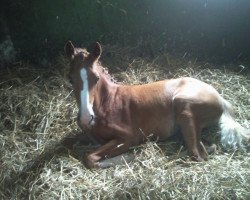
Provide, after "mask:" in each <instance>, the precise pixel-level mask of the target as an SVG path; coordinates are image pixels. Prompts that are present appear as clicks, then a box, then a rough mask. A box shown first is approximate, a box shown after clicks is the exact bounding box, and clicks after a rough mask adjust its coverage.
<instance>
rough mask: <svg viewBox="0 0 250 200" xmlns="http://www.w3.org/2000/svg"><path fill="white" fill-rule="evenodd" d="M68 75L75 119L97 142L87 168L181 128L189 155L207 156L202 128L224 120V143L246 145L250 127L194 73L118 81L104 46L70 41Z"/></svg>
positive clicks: (203, 158) (66, 46) (89, 157)
mask: <svg viewBox="0 0 250 200" xmlns="http://www.w3.org/2000/svg"><path fill="white" fill-rule="evenodd" d="M65 52H66V55H67V57H68V58H69V59H70V61H71V68H70V73H69V79H70V82H71V83H72V86H73V90H74V93H75V96H76V100H77V104H78V107H79V113H78V118H77V123H78V125H79V126H80V128H81V129H83V130H86V131H87V132H88V134H89V135H90V136H91V138H92V139H93V140H94V141H96V142H97V143H99V144H100V145H101V146H99V147H98V148H97V149H96V150H94V151H93V152H92V153H90V154H89V155H88V156H87V157H86V163H87V165H88V167H90V168H92V167H107V166H108V165H107V164H102V163H103V162H105V158H112V157H115V156H118V155H120V154H122V153H124V152H126V151H127V150H128V149H129V148H130V147H132V146H136V145H138V144H140V143H142V142H144V141H145V140H147V138H148V137H149V135H153V138H154V139H157V140H165V139H166V138H168V137H169V136H171V135H173V133H174V129H175V128H176V127H180V130H181V132H182V136H183V139H184V141H185V143H186V146H187V149H188V151H189V154H190V155H191V157H192V158H193V159H194V160H196V161H203V160H207V154H206V150H205V149H204V146H203V145H202V143H201V137H200V135H201V131H202V129H203V128H204V127H207V126H208V125H209V124H212V123H218V122H219V123H220V127H221V135H222V137H221V142H222V144H223V145H224V146H226V147H227V146H233V147H237V146H242V142H243V141H247V140H248V139H249V138H250V131H249V130H246V129H244V128H243V127H241V126H240V125H239V124H238V123H237V122H235V121H234V119H233V117H232V109H231V106H230V104H229V103H228V102H227V101H226V100H224V99H223V98H222V97H221V96H220V95H219V93H218V92H217V91H216V90H215V89H214V88H213V87H212V86H210V85H208V84H206V83H204V82H201V81H199V80H196V79H194V78H188V77H184V78H177V79H171V80H164V81H159V82H154V83H150V84H144V85H118V84H115V83H114V82H112V81H111V77H110V76H109V74H108V73H107V72H106V71H105V70H104V69H103V67H102V66H101V65H100V63H99V62H98V61H99V58H100V56H101V52H102V49H101V46H100V44H99V43H96V44H95V48H94V50H93V52H92V53H89V52H87V51H86V50H85V49H80V48H75V47H74V46H73V44H72V43H71V42H70V41H68V42H67V43H66V45H65Z"/></svg>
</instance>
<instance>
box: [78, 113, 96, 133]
mask: <svg viewBox="0 0 250 200" xmlns="http://www.w3.org/2000/svg"><path fill="white" fill-rule="evenodd" d="M77 125H78V126H79V127H80V128H81V129H82V130H88V129H91V128H92V126H94V125H95V116H94V115H86V116H80V114H78V115H77Z"/></svg>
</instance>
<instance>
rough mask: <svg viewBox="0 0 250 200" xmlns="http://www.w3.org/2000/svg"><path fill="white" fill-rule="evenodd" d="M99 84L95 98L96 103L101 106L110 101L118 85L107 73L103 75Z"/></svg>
mask: <svg viewBox="0 0 250 200" xmlns="http://www.w3.org/2000/svg"><path fill="white" fill-rule="evenodd" d="M97 84H98V85H97V89H96V92H95V97H94V98H95V105H96V106H97V107H100V106H102V105H101V104H102V103H104V102H106V103H108V102H109V101H110V99H111V98H112V97H113V96H114V94H115V92H116V90H117V87H118V85H117V84H115V83H113V82H112V81H111V80H110V78H109V77H107V76H106V75H101V76H100V79H99V81H98V83H97Z"/></svg>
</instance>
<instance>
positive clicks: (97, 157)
mask: <svg viewBox="0 0 250 200" xmlns="http://www.w3.org/2000/svg"><path fill="white" fill-rule="evenodd" d="M129 147H130V145H128V144H127V143H122V142H121V141H120V140H117V139H114V140H110V141H109V142H108V143H106V144H104V145H102V146H100V147H99V148H97V149H96V150H95V151H93V152H92V153H90V154H89V155H88V156H87V157H86V165H87V167H89V168H106V167H110V166H112V165H115V164H116V162H118V161H119V160H121V157H117V158H116V157H114V156H117V155H120V154H122V153H124V152H126V151H127V150H128V149H129ZM112 157H114V158H112ZM107 158H109V159H108V160H104V159H107ZM110 158H112V159H110ZM124 159H126V156H125V157H124ZM129 160H131V157H128V161H129ZM118 163H119V162H118Z"/></svg>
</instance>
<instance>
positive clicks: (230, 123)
mask: <svg viewBox="0 0 250 200" xmlns="http://www.w3.org/2000/svg"><path fill="white" fill-rule="evenodd" d="M222 105H223V113H222V115H221V117H220V121H219V124H220V129H221V143H222V145H223V146H224V147H225V148H233V149H237V148H243V149H244V148H245V147H246V144H249V139H250V130H249V129H246V128H243V127H242V126H241V125H240V124H239V123H238V122H236V121H235V119H234V111H233V108H232V105H231V104H230V103H229V102H228V101H226V100H225V99H223V98H222Z"/></svg>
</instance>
